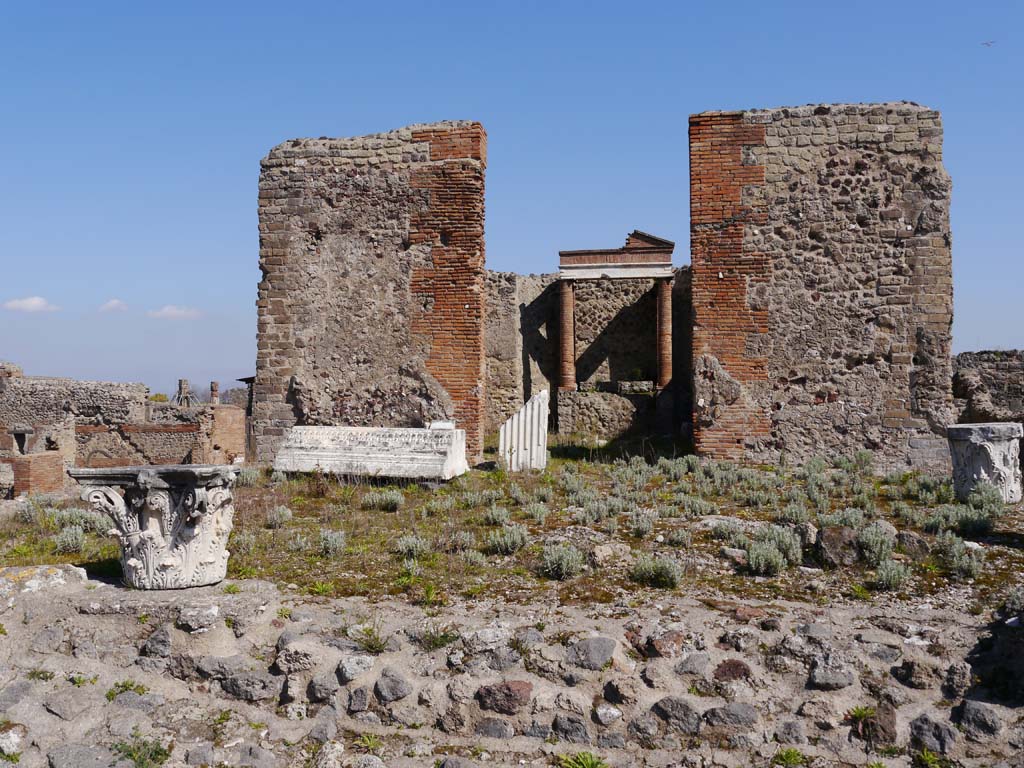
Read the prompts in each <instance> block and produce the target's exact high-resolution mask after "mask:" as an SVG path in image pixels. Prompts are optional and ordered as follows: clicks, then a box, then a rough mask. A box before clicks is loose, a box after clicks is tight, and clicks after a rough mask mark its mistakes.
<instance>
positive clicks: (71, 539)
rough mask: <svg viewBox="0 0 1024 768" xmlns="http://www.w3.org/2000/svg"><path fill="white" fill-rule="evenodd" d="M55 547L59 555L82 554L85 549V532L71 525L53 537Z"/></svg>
mask: <svg viewBox="0 0 1024 768" xmlns="http://www.w3.org/2000/svg"><path fill="white" fill-rule="evenodd" d="M53 547H54V549H55V550H56V552H57V554H58V555H69V554H73V553H75V552H81V551H82V549H83V548H84V547H85V531H83V530H82V529H81V528H79V527H78V526H77V525H69V526H68V527H67V528H65V529H64V530H63V531H61V532H60V533H58V534H57V535H56V536H54V537H53Z"/></svg>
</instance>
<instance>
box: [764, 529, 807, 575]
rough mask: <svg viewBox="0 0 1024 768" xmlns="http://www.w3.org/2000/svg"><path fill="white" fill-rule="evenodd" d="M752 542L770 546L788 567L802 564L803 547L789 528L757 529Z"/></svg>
mask: <svg viewBox="0 0 1024 768" xmlns="http://www.w3.org/2000/svg"><path fill="white" fill-rule="evenodd" d="M754 542H755V543H757V544H770V545H771V546H773V547H774V548H775V549H777V550H778V551H779V554H781V555H782V556H783V558H785V561H786V563H788V564H789V565H799V564H800V563H801V562H803V546H802V545H801V543H800V536H799V535H798V534H797V533H796V531H793V530H791V529H789V528H783V527H782V526H779V525H769V526H765V527H763V528H759V529H758V530H757V532H756V533H755V534H754Z"/></svg>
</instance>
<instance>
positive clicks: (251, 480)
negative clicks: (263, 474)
mask: <svg viewBox="0 0 1024 768" xmlns="http://www.w3.org/2000/svg"><path fill="white" fill-rule="evenodd" d="M259 482H260V471H259V470H258V469H257V468H256V467H242V468H241V469H240V470H238V477H237V478H235V485H237V486H238V487H239V488H251V487H252V486H254V485H259Z"/></svg>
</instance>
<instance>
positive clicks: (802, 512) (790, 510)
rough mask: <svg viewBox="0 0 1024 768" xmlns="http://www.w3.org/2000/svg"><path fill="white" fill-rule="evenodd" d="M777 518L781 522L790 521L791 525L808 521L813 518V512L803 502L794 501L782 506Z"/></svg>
mask: <svg viewBox="0 0 1024 768" xmlns="http://www.w3.org/2000/svg"><path fill="white" fill-rule="evenodd" d="M775 519H776V520H777V521H778V522H780V523H789V524H791V525H799V524H800V523H806V522H807V521H808V520H810V519H811V513H810V512H809V511H808V510H807V507H806V506H805V505H804V503H803V502H800V501H794V502H792V503H790V504H787V505H786V506H785V507H783V508H782V511H781V512H779V513H778V514H777V515H776V516H775Z"/></svg>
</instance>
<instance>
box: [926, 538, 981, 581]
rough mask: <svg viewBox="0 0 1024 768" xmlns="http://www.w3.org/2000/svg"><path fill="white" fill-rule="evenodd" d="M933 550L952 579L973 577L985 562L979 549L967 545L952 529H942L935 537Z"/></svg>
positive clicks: (979, 571)
mask: <svg viewBox="0 0 1024 768" xmlns="http://www.w3.org/2000/svg"><path fill="white" fill-rule="evenodd" d="M935 551H936V553H937V554H938V557H939V560H940V561H941V562H942V566H943V568H944V569H945V570H946V573H947V574H949V576H950V577H952V578H954V579H973V578H974V577H975V576H977V575H978V574H979V573H981V569H982V566H983V565H984V562H985V555H984V554H983V553H982V552H981V550H978V549H973V548H971V547H968V546H967V544H966V543H965V542H964V540H963V539H961V538H960V537H959V536H957V535H956V534H955V533H953V532H952V531H943V532H942V533H940V534H939V535H938V536H937V537H935Z"/></svg>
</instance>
